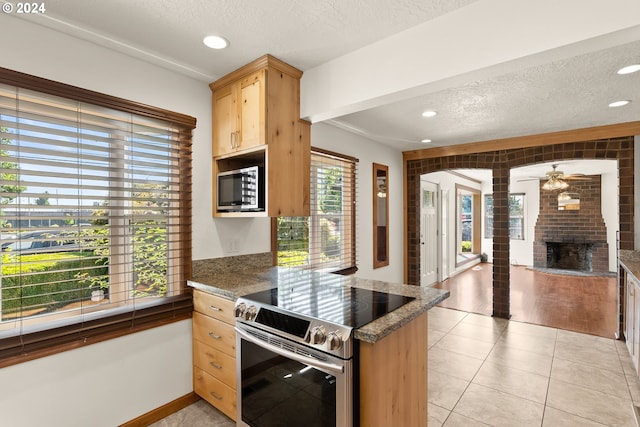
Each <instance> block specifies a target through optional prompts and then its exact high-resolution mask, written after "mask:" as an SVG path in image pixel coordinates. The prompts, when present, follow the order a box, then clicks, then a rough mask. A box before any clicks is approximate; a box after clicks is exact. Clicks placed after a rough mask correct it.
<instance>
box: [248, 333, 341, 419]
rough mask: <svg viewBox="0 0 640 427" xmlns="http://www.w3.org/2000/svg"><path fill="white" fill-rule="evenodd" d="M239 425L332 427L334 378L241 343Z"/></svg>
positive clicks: (255, 346)
mask: <svg viewBox="0 0 640 427" xmlns="http://www.w3.org/2000/svg"><path fill="white" fill-rule="evenodd" d="M241 347H242V348H241V366H242V369H241V386H242V398H241V402H240V403H239V404H240V405H242V407H241V410H242V421H243V422H245V423H247V424H248V425H249V426H251V427H270V426H275V425H277V426H285V427H286V426H291V427H294V426H295V427H298V426H305V427H313V426H318V427H329V426H332V427H335V425H336V377H334V376H333V375H330V374H327V373H325V372H322V371H320V370H318V369H315V368H312V367H310V366H307V365H304V364H302V363H298V362H296V361H293V360H290V359H287V358H286V357H283V356H279V355H277V354H275V353H272V352H270V351H269V350H266V349H264V348H262V347H259V346H257V345H255V344H253V343H250V342H247V341H245V340H242V341H241Z"/></svg>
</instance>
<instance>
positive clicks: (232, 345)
mask: <svg viewBox="0 0 640 427" xmlns="http://www.w3.org/2000/svg"><path fill="white" fill-rule="evenodd" d="M193 339H194V340H198V341H200V342H202V343H205V344H206V345H208V346H211V347H213V348H215V349H216V350H220V351H222V352H223V353H226V354H228V355H229V356H233V357H235V355H236V331H235V329H234V328H233V326H232V325H229V324H228V323H224V322H221V321H220V320H216V319H213V318H211V317H209V316H204V315H202V314H200V313H198V312H197V311H196V312H194V313H193Z"/></svg>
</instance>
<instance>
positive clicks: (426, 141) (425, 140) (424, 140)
mask: <svg viewBox="0 0 640 427" xmlns="http://www.w3.org/2000/svg"><path fill="white" fill-rule="evenodd" d="M420 142H422V143H423V144H428V143H430V142H431V140H430V139H426V138H425V139H423V140H421V141H420Z"/></svg>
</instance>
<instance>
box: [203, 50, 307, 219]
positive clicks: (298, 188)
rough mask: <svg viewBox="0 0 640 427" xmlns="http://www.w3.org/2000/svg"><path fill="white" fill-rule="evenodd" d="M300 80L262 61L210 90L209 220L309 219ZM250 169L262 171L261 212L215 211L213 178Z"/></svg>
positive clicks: (288, 69)
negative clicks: (243, 218) (211, 113)
mask: <svg viewBox="0 0 640 427" xmlns="http://www.w3.org/2000/svg"><path fill="white" fill-rule="evenodd" d="M300 77H302V72H301V71H300V70H298V69H296V68H294V67H292V66H290V65H288V64H286V63H284V62H282V61H280V60H278V59H276V58H274V57H273V56H271V55H265V56H262V57H260V58H258V59H256V60H255V61H253V62H251V63H249V64H247V65H245V66H244V67H242V68H240V69H238V70H236V71H234V72H232V73H230V74H228V75H226V76H224V77H222V78H221V79H219V80H217V81H215V82H213V83H211V84H210V85H209V87H210V88H211V91H212V99H213V174H214V175H213V184H214V185H213V196H214V197H213V215H214V216H216V217H223V216H224V217H229V216H231V217H234V216H242V217H244V216H271V217H276V216H309V214H310V211H309V194H310V191H309V179H310V161H311V160H310V159H311V154H310V149H311V144H310V124H309V123H308V122H306V121H303V120H300ZM253 166H258V167H260V168H261V169H260V170H261V176H262V171H264V182H263V184H264V202H262V201H261V203H260V204H261V205H263V206H264V210H260V211H255V210H254V211H252V212H246V211H243V210H242V209H240V207H238V209H236V210H234V209H229V208H228V207H227V208H225V209H224V210H221V209H218V203H217V201H218V197H217V196H218V191H219V188H218V179H217V178H218V175H219V174H222V173H224V172H228V171H231V170H236V169H240V168H248V167H253ZM261 189H262V184H261ZM261 197H262V196H261Z"/></svg>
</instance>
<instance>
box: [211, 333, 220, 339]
mask: <svg viewBox="0 0 640 427" xmlns="http://www.w3.org/2000/svg"><path fill="white" fill-rule="evenodd" d="M209 336H210V337H211V338H213V339H214V340H219V339H220V338H222V337H221V336H220V335H216V334H215V333H213V332H209Z"/></svg>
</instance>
